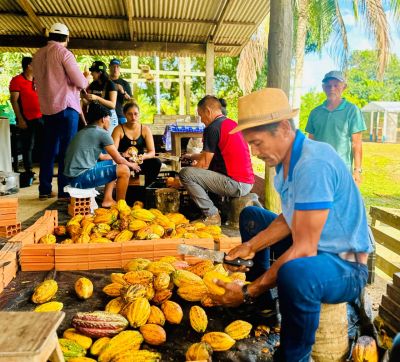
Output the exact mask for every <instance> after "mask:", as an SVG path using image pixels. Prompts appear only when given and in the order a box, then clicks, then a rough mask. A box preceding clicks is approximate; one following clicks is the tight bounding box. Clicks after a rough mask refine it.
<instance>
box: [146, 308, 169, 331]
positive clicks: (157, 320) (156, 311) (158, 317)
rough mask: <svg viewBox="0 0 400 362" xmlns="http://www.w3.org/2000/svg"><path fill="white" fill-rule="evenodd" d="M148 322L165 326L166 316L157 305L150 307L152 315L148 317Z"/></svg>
mask: <svg viewBox="0 0 400 362" xmlns="http://www.w3.org/2000/svg"><path fill="white" fill-rule="evenodd" d="M147 323H148V324H158V325H159V326H163V325H164V324H165V316H164V313H163V312H162V310H161V309H160V308H158V307H156V306H155V305H152V306H151V307H150V315H149V318H148V319H147Z"/></svg>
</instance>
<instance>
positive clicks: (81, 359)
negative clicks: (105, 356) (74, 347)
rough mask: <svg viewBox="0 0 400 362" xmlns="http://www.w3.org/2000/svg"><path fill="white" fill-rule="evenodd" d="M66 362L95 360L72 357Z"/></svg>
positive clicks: (93, 360)
mask: <svg viewBox="0 0 400 362" xmlns="http://www.w3.org/2000/svg"><path fill="white" fill-rule="evenodd" d="M68 362H96V360H95V359H93V358H89V357H73V358H69V359H68Z"/></svg>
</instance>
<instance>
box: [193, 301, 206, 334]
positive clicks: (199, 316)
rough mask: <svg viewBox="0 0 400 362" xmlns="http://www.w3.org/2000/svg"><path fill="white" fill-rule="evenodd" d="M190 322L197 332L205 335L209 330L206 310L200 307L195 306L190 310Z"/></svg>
mask: <svg viewBox="0 0 400 362" xmlns="http://www.w3.org/2000/svg"><path fill="white" fill-rule="evenodd" d="M189 320H190V325H191V326H192V328H193V329H194V330H195V331H196V332H198V333H203V332H204V331H205V330H206V329H207V324H208V318H207V314H206V312H205V310H204V309H203V308H201V307H199V306H198V305H194V306H192V307H191V308H190V312H189Z"/></svg>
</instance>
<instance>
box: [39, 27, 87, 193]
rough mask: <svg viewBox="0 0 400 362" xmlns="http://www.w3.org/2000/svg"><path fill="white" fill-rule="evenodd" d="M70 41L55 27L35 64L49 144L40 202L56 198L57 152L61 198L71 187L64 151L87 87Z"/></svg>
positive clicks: (64, 31)
mask: <svg viewBox="0 0 400 362" xmlns="http://www.w3.org/2000/svg"><path fill="white" fill-rule="evenodd" d="M68 40H69V30H68V28H67V27H66V26H65V25H64V24H61V23H55V24H53V25H52V26H51V28H50V31H49V37H48V42H47V45H46V46H45V47H43V48H41V49H39V50H38V51H37V53H36V54H35V56H34V57H33V61H32V65H33V72H34V74H35V79H36V84H37V88H38V95H39V103H40V109H41V111H42V114H43V121H44V139H45V140H46V141H45V143H44V145H43V155H42V158H41V161H40V175H39V199H47V198H51V197H53V196H55V194H53V193H52V184H51V183H52V178H53V169H54V161H55V158H56V155H57V150H58V198H60V199H62V198H65V197H67V196H68V195H67V194H65V193H64V186H66V185H67V183H68V180H67V178H66V177H65V175H64V157H65V151H66V149H67V146H68V144H69V143H70V141H71V139H72V138H73V137H74V136H75V134H76V132H77V130H78V120H79V114H80V113H81V105H80V98H79V91H80V90H81V89H85V88H86V87H87V86H88V81H87V79H86V78H85V77H84V75H83V74H82V72H81V71H80V70H79V67H78V64H77V62H76V60H75V57H74V55H73V54H72V53H71V52H70V51H69V50H68V49H67V48H66V47H67V44H68Z"/></svg>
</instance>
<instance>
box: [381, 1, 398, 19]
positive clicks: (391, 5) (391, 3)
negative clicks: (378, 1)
mask: <svg viewBox="0 0 400 362" xmlns="http://www.w3.org/2000/svg"><path fill="white" fill-rule="evenodd" d="M383 4H384V5H386V6H389V8H390V10H392V11H393V15H394V18H395V19H396V20H397V21H399V20H400V0H383Z"/></svg>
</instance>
